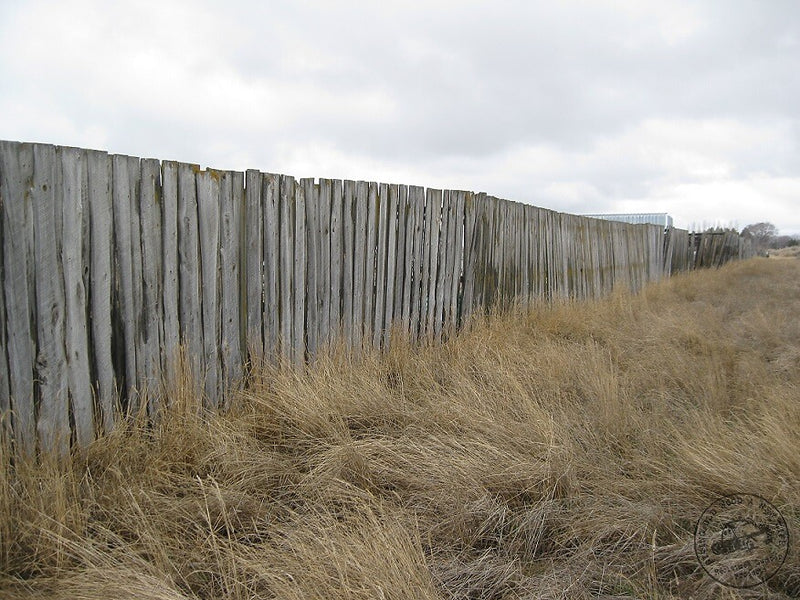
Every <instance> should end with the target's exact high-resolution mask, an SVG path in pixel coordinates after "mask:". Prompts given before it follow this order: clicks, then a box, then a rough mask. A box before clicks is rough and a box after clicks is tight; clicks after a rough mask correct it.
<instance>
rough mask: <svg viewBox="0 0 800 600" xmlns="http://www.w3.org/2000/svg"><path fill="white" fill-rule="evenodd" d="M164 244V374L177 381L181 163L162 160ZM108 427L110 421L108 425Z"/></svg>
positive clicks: (171, 383) (162, 235)
mask: <svg viewBox="0 0 800 600" xmlns="http://www.w3.org/2000/svg"><path fill="white" fill-rule="evenodd" d="M161 219H162V221H161V223H162V228H161V244H162V248H163V257H164V263H163V277H164V280H163V288H162V303H163V304H162V306H163V310H164V347H163V349H162V361H163V362H162V367H163V370H162V373H164V375H165V383H166V384H167V386H172V385H174V384H175V383H176V378H177V374H178V371H177V366H178V353H179V349H180V343H181V337H180V336H181V332H180V317H179V312H178V306H179V302H180V297H179V294H178V164H177V163H176V162H172V161H164V162H162V163H161ZM106 426H108V424H106Z"/></svg>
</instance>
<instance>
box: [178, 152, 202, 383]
mask: <svg viewBox="0 0 800 600" xmlns="http://www.w3.org/2000/svg"><path fill="white" fill-rule="evenodd" d="M196 171H199V167H198V166H196V165H188V164H183V163H180V164H178V265H179V268H178V282H179V303H178V314H179V316H180V335H181V344H182V345H183V346H184V347H185V348H186V354H187V366H188V367H189V369H190V371H191V376H192V377H193V380H194V385H195V389H194V392H195V394H196V395H197V397H198V398H199V396H200V394H201V390H202V388H201V387H200V382H201V381H202V380H203V377H204V367H203V315H202V307H201V295H200V242H199V236H200V234H199V231H198V223H197V186H196V182H195V172H196Z"/></svg>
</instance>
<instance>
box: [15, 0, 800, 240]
mask: <svg viewBox="0 0 800 600" xmlns="http://www.w3.org/2000/svg"><path fill="white" fill-rule="evenodd" d="M798 16H800V5H798V4H797V3H796V2H793V1H783V0H781V1H779V0H776V1H775V2H770V3H763V2H758V1H755V0H737V1H735V2H733V1H732V2H729V3H725V4H724V5H720V4H718V3H715V2H710V1H709V2H686V1H680V0H672V1H669V2H641V1H635V2H634V1H632V0H606V1H602V2H597V1H593V2H587V1H582V0H572V1H565V2H530V1H521V0H520V1H508V2H504V1H499V2H495V3H492V4H486V3H480V2H438V1H435V0H434V1H431V2H426V3H424V4H423V3H420V4H418V5H416V6H415V5H413V4H410V3H406V2H392V3H380V4H366V5H365V4H364V3H357V2H344V1H343V2H337V3H329V2H302V3H297V2H289V1H275V2H270V3H259V2H247V1H245V0H231V2H229V3H227V4H226V5H225V8H224V9H222V8H220V5H218V4H216V3H212V2H207V1H204V0H197V1H193V2H188V1H182V2H177V1H167V0H162V1H156V0H146V1H142V2H137V3H133V4H130V3H125V4H118V3H108V2H98V1H93V0H82V1H77V0H62V1H60V2H53V1H47V2H45V1H33V2H15V1H13V0H7V1H6V2H4V3H3V4H2V5H0V82H2V85H0V137H1V138H6V139H24V140H36V141H49V142H53V143H60V144H66V145H76V146H88V147H95V148H98V147H100V148H106V149H109V150H111V151H113V152H121V153H128V154H134V155H147V156H157V157H160V158H172V159H179V160H184V161H187V162H197V163H200V164H203V165H211V166H215V167H220V168H238V169H244V168H248V167H252V168H260V169H262V170H268V171H278V172H287V173H291V174H294V175H297V176H309V175H315V176H328V177H349V178H357V179H369V180H384V181H393V182H403V183H410V184H422V185H431V186H436V187H453V188H460V189H474V190H479V191H487V192H489V193H491V194H494V195H496V196H501V197H506V198H511V199H516V200H521V201H526V202H531V203H534V204H539V205H543V206H547V207H549V208H555V209H557V210H567V211H575V212H600V211H608V212H615V211H620V210H642V211H647V212H650V211H654V210H658V211H662V210H665V211H668V212H673V213H675V216H676V217H677V218H678V219H679V221H683V222H684V223H685V224H687V225H688V224H691V223H692V222H702V221H703V220H717V219H721V220H725V221H727V222H732V221H738V222H740V224H746V223H747V222H750V221H752V220H765V219H767V220H772V221H774V222H775V223H776V225H778V226H779V227H780V228H781V229H784V230H786V229H790V228H792V227H794V228H796V229H800V227H798V226H797V219H796V218H795V217H793V215H794V214H795V213H796V212H800V211H797V210H796V208H795V207H796V205H797V201H796V198H797V194H796V192H797V181H798V178H800V148H799V144H798V142H799V141H800V119H799V118H798V113H797V109H796V107H797V106H798V105H799V104H800V79H798V78H797V77H796V73H797V72H800V53H798V52H796V46H797V40H798V39H800V25H798V24H799V23H800V19H798ZM751 204H757V205H758V208H757V209H756V210H753V207H752V206H751Z"/></svg>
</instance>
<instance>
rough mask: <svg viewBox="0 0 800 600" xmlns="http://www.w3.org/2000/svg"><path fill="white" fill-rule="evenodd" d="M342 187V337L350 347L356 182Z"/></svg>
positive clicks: (346, 182)
mask: <svg viewBox="0 0 800 600" xmlns="http://www.w3.org/2000/svg"><path fill="white" fill-rule="evenodd" d="M342 187H343V191H342V234H343V236H344V237H343V248H344V253H343V255H342V335H343V336H344V339H345V340H346V341H347V343H348V345H350V346H351V347H352V345H353V340H354V337H355V335H356V333H355V328H354V321H353V295H354V293H355V292H354V283H353V282H354V272H353V269H354V265H355V255H356V252H355V245H354V244H355V237H354V236H355V225H356V220H355V202H356V182H355V181H349V180H347V181H344V182H343V186H342Z"/></svg>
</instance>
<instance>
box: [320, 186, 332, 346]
mask: <svg viewBox="0 0 800 600" xmlns="http://www.w3.org/2000/svg"><path fill="white" fill-rule="evenodd" d="M317 214H318V215H319V228H320V229H319V231H320V247H319V259H318V263H317V264H318V268H319V271H320V274H319V277H318V279H317V285H318V287H317V289H318V296H317V299H318V301H319V340H318V343H319V344H320V347H321V348H322V347H325V346H327V345H328V344H329V343H330V341H331V269H330V264H331V181H330V179H320V180H319V190H318V192H317Z"/></svg>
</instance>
